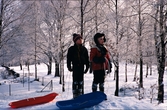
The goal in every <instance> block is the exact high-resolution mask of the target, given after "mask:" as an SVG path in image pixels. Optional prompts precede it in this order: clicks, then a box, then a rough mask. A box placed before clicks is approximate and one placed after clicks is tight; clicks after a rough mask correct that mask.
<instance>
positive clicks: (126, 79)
mask: <svg viewBox="0 0 167 110" xmlns="http://www.w3.org/2000/svg"><path fill="white" fill-rule="evenodd" d="M127 65H128V64H127V60H126V62H125V82H127V81H128V78H127Z"/></svg>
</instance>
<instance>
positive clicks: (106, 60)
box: [90, 46, 112, 71]
mask: <svg viewBox="0 0 167 110" xmlns="http://www.w3.org/2000/svg"><path fill="white" fill-rule="evenodd" d="M104 48H105V47H104ZM105 49H106V48H105ZM90 62H91V69H92V70H93V71H94V70H110V68H111V66H112V65H111V63H110V57H109V53H108V51H107V49H106V53H105V54H103V52H101V49H99V48H98V47H97V46H94V47H92V48H91V52H90Z"/></svg>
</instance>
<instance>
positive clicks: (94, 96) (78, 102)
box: [56, 91, 107, 110]
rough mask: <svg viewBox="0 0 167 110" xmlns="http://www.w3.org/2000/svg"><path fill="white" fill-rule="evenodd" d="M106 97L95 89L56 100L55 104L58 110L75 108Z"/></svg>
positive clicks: (92, 103) (73, 109) (95, 103)
mask: <svg viewBox="0 0 167 110" xmlns="http://www.w3.org/2000/svg"><path fill="white" fill-rule="evenodd" d="M106 98H107V96H106V94H105V93H103V92H100V91H97V92H92V93H87V94H83V95H80V96H78V97H77V98H74V99H71V100H64V101H57V102H56V105H57V107H59V109H60V110H77V109H83V108H88V107H91V106H94V105H97V104H99V103H101V102H102V101H104V100H105V99H106Z"/></svg>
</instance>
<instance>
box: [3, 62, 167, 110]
mask: <svg viewBox="0 0 167 110" xmlns="http://www.w3.org/2000/svg"><path fill="white" fill-rule="evenodd" d="M65 67H66V66H65ZM11 68H12V69H14V70H15V71H16V72H17V73H20V77H19V78H17V79H15V80H14V79H6V80H4V79H2V78H0V83H1V85H0V110H12V108H10V107H9V106H8V104H9V103H10V102H12V101H16V100H21V99H25V98H30V97H36V96H41V95H46V94H48V93H51V92H56V93H58V94H59V95H58V96H57V97H56V98H55V99H54V100H53V101H52V102H49V103H46V104H41V105H35V106H28V107H23V108H18V109H17V110H42V109H44V110H46V109H47V110H57V109H58V107H57V106H56V101H60V100H67V99H72V89H71V88H72V73H70V72H68V71H67V69H66V68H65V92H62V85H60V84H59V79H60V78H59V77H54V74H53V73H54V71H53V72H52V75H49V76H48V75H46V74H47V67H46V66H45V65H44V64H41V65H38V77H39V82H38V81H33V79H34V74H33V72H34V66H33V65H32V66H31V67H30V73H31V74H30V76H28V74H27V73H28V71H27V69H26V67H23V68H24V69H23V70H20V69H19V67H11ZM134 69H135V66H134V65H132V64H129V65H128V82H125V77H124V76H125V75H124V64H123V63H121V64H120V75H119V76H120V82H119V88H120V92H119V97H115V96H114V92H115V80H113V79H114V74H113V72H112V73H111V74H109V75H107V76H106V80H105V93H106V95H107V99H108V100H106V101H103V102H102V103H100V104H98V105H95V106H93V107H90V108H86V109H85V110H97V109H122V110H127V109H135V110H137V109H138V110H140V109H146V110H148V109H155V110H156V109H161V110H166V108H167V102H166V101H167V79H166V78H167V71H165V74H164V84H165V86H164V89H165V93H164V94H165V98H164V99H165V100H164V103H163V104H160V105H158V104H157V101H156V97H157V94H156V93H157V90H156V88H154V91H153V93H154V97H153V100H152V103H150V102H151V99H150V97H151V94H150V92H151V90H153V89H151V86H152V85H156V84H157V78H158V74H157V70H156V67H153V74H152V75H151V76H150V75H148V77H147V78H145V76H144V77H143V78H144V79H143V81H144V84H143V85H144V90H142V91H143V94H142V95H143V97H144V98H143V99H141V100H138V96H139V92H137V83H136V82H133V76H134ZM53 70H54V69H53ZM138 73H139V72H138ZM23 74H24V76H26V77H24V78H23V77H22V76H23ZM144 74H145V69H144ZM51 80H52V82H53V88H52V85H50V83H49V82H50V81H51ZM92 80H93V74H90V73H87V74H85V75H84V82H85V83H84V92H85V93H89V92H91V85H92ZM20 81H22V83H21V82H20ZM28 82H31V83H28ZM47 84H48V87H46V88H45V89H44V90H43V92H39V91H41V90H42V89H43V88H44V87H45V85H47ZM10 86H11V92H10V89H9V87H10ZM52 89H53V91H51V90H52Z"/></svg>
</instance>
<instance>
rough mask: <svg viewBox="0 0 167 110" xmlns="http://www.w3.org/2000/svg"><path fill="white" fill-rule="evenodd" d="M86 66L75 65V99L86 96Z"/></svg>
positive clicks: (73, 84)
mask: <svg viewBox="0 0 167 110" xmlns="http://www.w3.org/2000/svg"><path fill="white" fill-rule="evenodd" d="M83 89H84V65H74V66H73V82H72V90H73V97H74V98H75V97H77V96H79V95H81V94H84V90H83Z"/></svg>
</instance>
